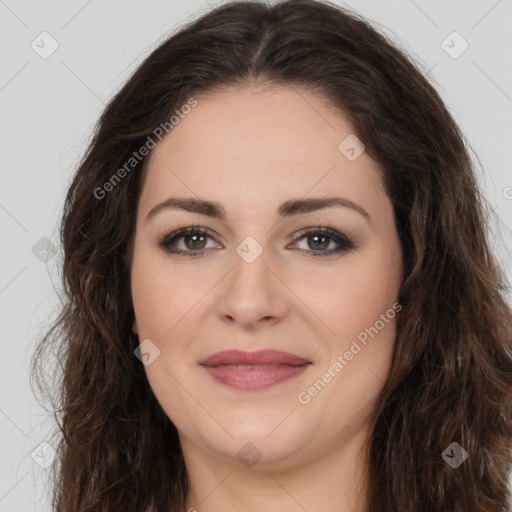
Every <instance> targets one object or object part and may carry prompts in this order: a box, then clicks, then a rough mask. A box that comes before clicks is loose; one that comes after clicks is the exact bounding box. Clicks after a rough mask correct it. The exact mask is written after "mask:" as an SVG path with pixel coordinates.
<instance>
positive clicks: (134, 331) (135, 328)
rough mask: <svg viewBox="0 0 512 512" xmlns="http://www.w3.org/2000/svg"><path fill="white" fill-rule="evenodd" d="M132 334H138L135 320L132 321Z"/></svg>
mask: <svg viewBox="0 0 512 512" xmlns="http://www.w3.org/2000/svg"><path fill="white" fill-rule="evenodd" d="M132 332H133V334H139V329H138V327H137V321H136V320H134V321H133V324H132Z"/></svg>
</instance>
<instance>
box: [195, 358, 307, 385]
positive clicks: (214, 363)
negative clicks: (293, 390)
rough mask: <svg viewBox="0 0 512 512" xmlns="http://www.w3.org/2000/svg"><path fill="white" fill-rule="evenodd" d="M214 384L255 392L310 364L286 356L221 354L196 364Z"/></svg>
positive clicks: (305, 360) (296, 373) (303, 360)
mask: <svg viewBox="0 0 512 512" xmlns="http://www.w3.org/2000/svg"><path fill="white" fill-rule="evenodd" d="M199 364H200V365H201V366H203V368H204V369H205V370H206V371H207V372H208V373H209V374H210V376H211V377H213V378H214V379H215V380H216V381H217V382H220V383H222V384H224V385H226V386H229V387H232V388H235V389H239V390H245V391H256V390H260V389H266V388H270V387H272V386H275V385H277V384H279V383H281V382H284V381H287V380H289V379H292V378H294V377H296V376H298V375H299V374H301V373H302V372H303V371H305V370H306V368H307V367H308V366H309V365H310V364H312V363H311V361H309V360H307V359H304V358H301V357H298V356H296V355H294V354H290V353H288V352H280V351H277V350H260V351H257V352H243V351H240V350H225V351H223V352H217V353H216V354H213V355H212V356H209V357H207V358H206V359H204V360H202V361H201V362H200V363H199Z"/></svg>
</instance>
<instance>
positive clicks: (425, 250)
mask: <svg viewBox="0 0 512 512" xmlns="http://www.w3.org/2000/svg"><path fill="white" fill-rule="evenodd" d="M253 84H261V85H285V86H289V87H294V88H296V89H297V90H308V91H312V92H316V93H318V95H319V97H323V98H326V99H327V100H328V101H329V102H330V104H332V105H333V106H334V107H335V108H337V109H339V111H340V112H342V113H343V114H344V115H346V116H348V119H349V120H350V122H351V123H352V126H353V127H354V130H355V133H356V134H357V136H358V137H359V138H360V139H361V140H362V141H363V143H364V144H365V146H366V151H367V153H368V154H369V155H370V156H371V157H372V158H373V159H375V160H376V161H377V162H378V163H379V164H380V169H381V172H382V176H383V179H384V183H385V186H386V192H387V194H388V195H389V197H390V199H391V200H392V203H393V206H394V212H395V219H396V227H397V230H398V233H399V235H400V240H401V244H402V249H403V254H404V267H405V268H404V271H405V276H406V277H405V280H404V282H403V284H402V287H401V290H400V299H401V304H402V307H403V309H402V312H401V314H400V318H399V321H398V322H399V323H398V325H397V339H396V347H395V352H394V356H393V362H392V367H391V371H390V375H389V378H388V380H387V382H386V383H385V386H384V388H383V390H382V393H381V395H380V397H379V401H378V404H377V407H376V410H375V418H374V425H373V430H372V438H371V443H370V445H369V446H368V466H367V471H368V481H369V503H370V510H372V511H376V510H378V511H380V512H396V511H399V510H400V511H407V512H432V511H433V510H436V511H450V512H457V511H458V512H462V511H464V512H467V511H469V510H471V511H472V512H503V511H506V510H509V508H508V505H509V499H510V495H509V490H508V482H507V478H508V471H509V470H510V465H511V462H512V460H511V451H512V400H511V396H512V337H511V333H512V312H511V310H510V308H509V306H508V305H507V303H506V301H505V298H504V297H505V290H506V284H505V277H504V275H503V273H502V271H501V270H500V268H499V266H498V263H497V261H496V260H495V259H494V256H493V254H492V252H491V249H490V244H489V241H488V238H487V237H488V218H490V214H489V207H488V205H487V203H486V201H485V199H484V198H483V197H482V195H481V192H480V190H479V188H478V184H477V182H476V178H475V170H474V167H473V163H472V161H471V158H470V156H469V151H468V149H467V144H466V142H465V139H464V138H463V136H462V134H461V133H460V131H459V129H458V127H457V125H456V123H455V122H454V120H453V118H452V117H451V115H450V114H449V112H448V110H447V108H446V107H445V105H444V104H443V102H442V100H441V99H440V97H439V95H438V94H437V92H436V90H435V88H434V87H433V86H432V85H431V84H430V83H429V82H428V80H427V79H426V78H425V76H424V75H423V73H422V72H420V71H419V70H418V67H417V66H416V65H415V64H414V63H413V62H412V61H411V59H410V58H409V57H406V56H405V55H404V54H403V53H402V52H401V51H400V50H398V49H397V48H396V47H395V46H394V45H393V44H392V43H391V42H390V41H388V40H387V39H386V37H384V36H383V35H381V34H380V33H379V32H377V31H376V30H375V29H374V28H372V27H371V26H370V25H369V24H368V23H367V22H366V21H365V20H364V19H361V18H360V17H358V16H357V15H355V14H353V13H350V12H348V11H347V10H344V9H342V8H340V7H339V6H337V5H335V4H331V3H328V2H319V1H315V0H293V1H292V0H288V1H284V2H281V3H276V4H274V5H272V6H270V5H267V4H265V3H258V2H232V3H228V4H224V5H223V6H222V7H219V8H217V9H214V10H212V11H211V12H208V13H206V14H204V15H203V16H201V17H200V18H199V19H197V20H195V21H193V22H190V23H189V24H188V25H187V26H185V27H183V28H182V29H181V30H180V31H179V32H178V33H176V34H174V35H172V36H171V37H170V38H168V39H167V40H166V41H165V42H164V43H163V44H161V45H160V46H159V47H158V48H157V49H156V50H154V51H153V52H152V53H151V54H150V55H149V57H147V58H146V60H145V61H144V62H143V63H142V65H141V66H140V67H139V68H138V69H137V70H136V72H135V73H134V74H133V75H132V76H131V78H130V79H129V80H128V82H127V83H126V84H125V85H124V87H123V88H122V89H121V90H120V92H119V93H118V94H117V95H116V96H115V97H114V98H113V99H112V100H111V101H110V102H109V104H108V106H107V107H106V109H105V111H104V113H103V115H102V116H101V118H100V120H99V122H98V125H97V127H96V130H95V133H94V136H93V139H92V141H91V143H90V145H89V148H88V150H87V152H86V154H85V156H84V157H83V159H82V161H81V163H80V165H79V167H78V169H77V171H76V173H75V175H74V177H73V180H72V183H71V185H70V187H69V191H68V194H67V197H66V201H65V206H64V211H63V216H62V224H61V232H60V234H61V242H62V247H63V251H64V262H63V275H62V279H63V283H64V290H65V293H66V297H65V298H66V300H65V301H64V304H63V306H62V310H61V311H60V315H59V317H58V318H57V319H56V320H55V322H54V323H53V324H52V326H51V328H50V329H49V330H48V331H47V332H46V334H45V336H44V337H43V339H42V340H41V342H40V344H39V346H38V348H37V350H36V352H35V354H34V359H33V362H32V376H33V378H35V379H36V380H37V382H38V385H39V387H40V389H41V388H42V386H41V385H40V381H41V380H42V379H41V368H40V367H41V365H42V361H43V356H44V355H45V353H46V352H47V351H48V350H49V348H50V346H51V345H52V344H54V345H55V346H56V350H55V353H56V354H59V359H58V363H59V366H60V367H61V368H62V375H61V374H58V375H59V382H60V386H59V388H58V393H57V396H56V397H53V395H52V396H51V399H52V400H53V401H54V402H53V405H54V407H55V411H56V418H57V420H58V421H59V429H60V433H61V435H60V442H59V444H58V450H57V451H58V457H57V461H56V464H55V465H54V467H53V470H54V474H53V475H52V478H54V482H55V485H54V496H53V505H54V510H56V511H58V512H78V511H80V512H86V511H94V512H100V511H102V512H103V511H105V512H106V511H109V512H112V511H113V510H123V511H140V512H143V511H146V510H155V511H162V512H164V511H169V510H172V511H176V512H178V511H179V512H183V510H184V507H185V497H186V494H187V475H186V471H185V466H184V460H183V456H182V452H181V448H180V445H179V441H178V436H177V431H176V428H175V426H174V425H173V424H172V422H171V421H170V420H169V418H167V416H166V415H165V413H164V412H163V410H162V408H161V407H160V406H159V404H158V402H157V401H156V399H155V397H154V395H153V393H152V391H151V389H150V387H149V385H148V382H147V379H146V377H145V373H144V369H143V365H142V364H141V362H140V360H139V359H138V358H137V357H135V355H134V353H133V351H134V349H135V348H136V347H137V345H138V340H137V339H136V338H135V339H134V338H132V337H130V328H131V325H132V322H133V320H134V313H133V306H132V301H131V296H130V265H131V250H132V244H133V233H134V226H135V216H136V208H137V201H138V197H139V193H140V190H141V186H142V171H143V170H144V162H146V161H147V158H145V157H144V158H141V159H140V161H139V160H137V162H135V161H133V160H130V159H131V158H132V157H133V154H134V152H138V151H139V150H140V148H141V147H142V146H144V145H148V144H149V139H151V140H152V141H154V142H158V140H159V139H158V137H156V133H160V132H162V127H168V126H169V124H170V123H169V119H170V117H171V116H172V115H173V113H174V112H175V111H176V110H179V109H180V108H181V107H182V106H183V105H186V104H187V103H188V102H189V101H190V99H191V98H193V97H196V98H198V99H200V95H201V93H205V92H208V91H212V90H214V89H215V88H221V87H228V88H234V87H246V86H249V85H253ZM165 123H167V124H165ZM158 127H161V128H160V132H159V131H158ZM166 131H167V129H166ZM127 162H131V163H130V165H128V166H127ZM119 169H124V170H125V172H124V173H123V172H117V171H118V170H119ZM116 172H117V174H116V176H117V178H115V179H113V174H115V173H116ZM107 182H108V183H109V184H110V185H109V186H106V185H105V184H106V183H107ZM43 392H44V389H43ZM46 395H47V396H49V395H50V393H48V389H46ZM452 443H458V444H459V445H460V446H461V447H462V448H463V449H464V450H465V451H466V452H467V454H468V457H467V459H466V460H465V461H464V462H463V463H462V464H460V465H459V467H457V468H454V467H452V465H450V464H448V463H447V462H446V458H443V456H442V455H443V452H444V451H445V450H446V449H447V448H448V447H449V446H450V445H451V444H452ZM452 449H453V448H452ZM453 453H454V452H451V456H453Z"/></svg>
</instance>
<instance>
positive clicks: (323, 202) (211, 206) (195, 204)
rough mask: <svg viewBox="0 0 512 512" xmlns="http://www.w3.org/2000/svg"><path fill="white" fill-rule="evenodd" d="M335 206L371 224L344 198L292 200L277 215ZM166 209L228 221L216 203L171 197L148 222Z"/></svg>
mask: <svg viewBox="0 0 512 512" xmlns="http://www.w3.org/2000/svg"><path fill="white" fill-rule="evenodd" d="M333 206H338V207H343V208H350V209H352V210H355V211H357V212H359V213H360V214H361V215H362V216H363V217H364V218H365V219H366V220H367V221H368V222H369V223H371V217H370V215H369V214H368V212H367V211H366V210H365V209H364V208H363V207H362V206H360V205H358V204H357V203H354V202H353V201H350V200H349V199H345V198H342V197H315V198H306V199H290V200H288V201H284V202H283V203H281V204H280V205H279V208H278V209H277V213H278V214H279V215H281V216H292V215H299V214H301V213H310V212H314V211H316V210H321V209H323V208H329V207H333ZM165 209H181V210H185V211H187V212H192V213H200V214H202V215H207V216H209V217H213V218H216V219H226V217H227V215H226V209H225V208H224V207H223V206H222V205H221V204H220V203H218V202H216V201H208V200H204V199H196V198H194V197H169V198H167V199H166V200H165V201H163V202H161V203H159V204H157V205H156V206H154V207H153V208H152V209H151V210H150V211H149V213H148V214H147V217H146V222H147V221H148V220H149V219H151V218H152V217H154V216H155V215H156V214H157V213H158V212H160V211H162V210H165Z"/></svg>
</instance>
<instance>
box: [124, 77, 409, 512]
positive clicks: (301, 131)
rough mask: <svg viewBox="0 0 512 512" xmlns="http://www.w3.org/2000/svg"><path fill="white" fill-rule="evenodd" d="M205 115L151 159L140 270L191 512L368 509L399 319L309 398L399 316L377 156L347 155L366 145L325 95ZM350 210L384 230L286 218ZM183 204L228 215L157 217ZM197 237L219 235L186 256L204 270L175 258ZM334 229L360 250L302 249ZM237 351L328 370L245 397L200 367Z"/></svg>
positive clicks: (394, 254)
mask: <svg viewBox="0 0 512 512" xmlns="http://www.w3.org/2000/svg"><path fill="white" fill-rule="evenodd" d="M197 100H198V105H197V106H196V107H195V108H194V109H192V111H191V112H190V113H189V114H188V115H187V116H186V117H185V118H184V119H183V120H181V122H180V124H179V125H177V126H176V127H175V128H174V130H173V131H172V132H171V133H170V134H169V135H167V136H166V137H165V138H164V139H163V140H162V141H161V142H160V143H158V144H157V146H156V148H155V149H153V150H152V152H151V154H150V157H149V158H150V159H149V163H148V167H147V175H146V178H145V182H144V186H143V188H142V192H141V196H140V198H139V204H138V209H137V223H136V232H135V241H134V257H133V262H132V268H131V287H132V299H133V306H134V311H135V323H134V325H133V332H135V333H137V334H138V335H139V340H140V341H141V342H142V340H145V339H150V340H151V342H152V343H154V345H155V346H157V347H158V349H159V350H160V355H159V356H158V357H156V358H155V359H154V361H153V362H151V364H148V365H147V366H144V368H145V371H146V375H147V378H148V380H149V383H150V385H151V388H152V390H153V392H154V394H155V396H156V398H157V399H158V401H159V403H160V404H161V406H162V408H163V409H164V411H165V412H166V414H167V415H168V417H169V418H170V419H171V420H172V422H173V423H174V424H175V425H176V427H177V429H178V432H179V437H180V442H181V446H182V449H183V454H184V458H185V461H186V466H187V472H188V477H189V482H190V491H189V494H188V498H187V508H186V510H190V509H192V510H197V511H199V512H211V511H218V510H225V511H238V510H251V511H254V512H258V511H265V512H269V511H280V512H282V511H290V512H295V511H297V512H299V511H302V512H303V511H304V509H306V510H308V512H316V511H320V510H321V511H322V512H328V511H336V512H340V511H342V512H348V511H351V512H363V511H366V510H367V508H366V502H365V497H364V496H365V493H364V490H365V484H366V479H365V474H364V467H365V461H366V459H365V451H364V446H365V442H366V441H367V440H368V438H369V429H370V423H371V419H372V412H373V410H374V406H375V400H376V398H377V396H378V394H379V392H380V391H381V389H382V387H383V385H384V381H385V380H386V377H387V375H388V373H389V370H390V365H391V360H392V354H393V348H394V343H395V338H396V316H395V318H393V319H389V317H386V318H387V319H388V321H387V322H386V323H385V325H384V327H383V328H381V329H380V330H379V331H378V334H377V335H375V336H374V337H373V338H372V337H369V338H368V343H367V345H365V346H363V345H361V343H359V345H361V346H362V349H361V350H360V351H359V352H358V353H357V355H355V356H354V357H353V359H352V360H350V361H346V362H347V364H346V366H344V367H343V369H342V370H341V371H338V372H334V375H335V377H333V378H332V379H331V380H330V382H328V383H327V384H326V385H325V387H324V388H323V389H322V390H321V391H320V392H318V393H317V394H316V396H314V397H311V398H310V401H309V403H307V404H303V403H300V402H299V400H298V395H299V393H300V392H304V391H306V392H307V390H308V389H309V388H310V387H311V386H312V385H313V384H314V383H315V381H317V380H318V379H320V378H321V377H322V375H323V374H324V373H325V372H326V371H327V370H328V368H330V367H331V375H332V374H333V371H332V365H333V362H334V361H336V360H337V357H338V356H339V355H342V356H343V354H345V352H346V351H347V350H349V348H350V346H351V343H352V342H353V341H354V340H355V339H356V337H357V336H358V334H360V333H361V332H362V331H364V330H365V329H366V328H369V327H371V326H374V325H375V323H376V321H377V320H379V318H382V317H380V315H382V314H385V313H386V311H387V310H389V309H390V308H392V306H393V304H396V303H397V301H398V291H399V287H400V284H401V282H402V279H403V268H402V252H401V246H400V241H399V238H398V234H397V231H396V227H395V221H394V216H393V208H392V204H391V202H390V199H389V198H388V196H387V195H386V194H385V192H384V189H383V185H382V182H381V178H380V175H379V172H378V166H377V164H376V163H375V162H374V161H373V160H372V159H371V158H370V157H369V156H368V155H367V154H366V152H363V153H362V154H361V155H360V156H359V157H358V158H357V159H356V160H355V161H349V160H348V159H347V158H346V157H345V155H344V154H342V152H341V151H340V150H339V149H338V146H339V144H340V143H341V142H342V141H343V140H344V139H345V138H346V137H347V136H348V135H350V134H353V133H354V130H353V128H352V127H351V126H350V124H349V123H348V121H347V119H346V118H345V116H343V115H342V114H340V113H339V112H337V111H335V110H334V109H332V108H329V107H328V105H327V104H326V102H325V101H322V98H321V97H319V96H317V95H314V94H313V93H309V92H306V91H300V93H299V92H298V90H297V89H291V88H275V89H273V90H270V91H268V90H267V91H262V90H259V89H257V88H255V87H246V88H244V89H242V90H239V89H237V90H234V89H233V90H230V91H222V92H219V91H217V92H214V93H210V94H209V95H207V96H206V95H205V96H201V97H197ZM332 195H336V196H340V197H344V198H347V199H350V200H351V201H353V202H355V203H357V204H358V205H360V206H361V207H362V208H364V209H365V210H366V211H367V212H368V214H369V216H370V218H371V222H369V221H367V220H366V219H365V217H364V216H363V215H361V214H360V213H359V212H357V211H356V210H353V209H350V208H344V207H336V206H335V207H329V208H324V209H321V210H318V211H315V212H310V213H303V214H299V215H295V216H291V217H279V216H278V215H277V207H278V205H279V204H280V203H281V202H283V201H286V200H288V199H292V198H303V197H326V196H332ZM169 196H178V197H196V198H201V199H210V200H213V201H217V202H219V203H221V204H222V205H223V206H224V207H225V209H226V212H227V217H226V219H224V220H220V219H214V218H210V217H208V216H206V215H204V214H200V213H193V212H188V211H185V210H178V209H163V210H161V211H160V212H159V213H157V214H156V215H155V216H154V217H151V218H150V220H146V216H147V214H148V212H149V211H150V210H151V209H152V208H153V207H154V206H155V205H157V204H158V203H160V202H162V201H164V200H165V199H167V198H168V197H169ZM191 225H199V226H201V227H204V228H208V229H209V230H210V231H211V232H212V234H213V235H212V236H213V238H211V237H206V239H204V241H201V240H200V243H199V242H196V244H198V245H199V249H194V247H196V246H195V245H194V241H191V240H190V236H189V237H188V240H187V237H185V238H181V239H180V240H177V241H175V244H174V246H175V247H177V248H180V249H182V250H185V251H187V250H188V251H189V252H193V251H194V250H196V251H198V250H204V251H205V252H204V253H203V255H200V256H196V257H193V258H192V257H187V256H186V255H184V256H180V255H176V254H169V253H167V252H165V250H164V249H163V248H161V247H159V246H158V241H159V237H161V236H162V235H165V234H168V233H170V232H173V231H177V230H178V229H180V228H183V227H187V226H191ZM318 225H322V226H327V227H331V228H332V229H335V230H336V231H338V232H341V233H345V234H347V235H348V236H350V237H351V238H352V240H353V241H354V244H355V248H353V249H350V250H347V251H345V252H341V253H337V254H333V255H331V256H322V254H319V251H324V252H327V251H329V250H330V249H333V248H336V247H338V244H337V243H336V241H334V240H333V239H332V238H331V239H329V238H327V239H326V240H325V243H324V244H323V245H322V246H321V247H320V248H319V249H317V248H316V247H317V246H316V245H315V243H314V242H315V240H311V236H312V235H310V236H309V239H308V237H307V236H306V237H304V236H302V238H301V237H299V236H297V233H298V232H299V231H300V230H303V229H305V228H316V227H317V226H318ZM313 230H314V229H313ZM248 236H251V237H253V238H254V239H255V240H256V241H257V242H258V244H259V245H260V246H261V248H262V250H263V252H262V253H261V255H260V256H259V257H258V258H257V259H256V260H255V261H253V262H252V263H247V262H246V261H245V260H244V259H243V258H242V257H240V256H239V254H238V253H237V252H236V248H237V247H238V246H239V244H240V243H241V242H242V241H243V240H244V239H245V238H246V237H248ZM313 236H314V235H313ZM308 240H309V243H308ZM315 251H316V252H315ZM317 254H319V255H317ZM233 348H238V349H241V350H247V351H255V350H259V349H265V348H274V349H277V350H282V351H285V352H291V353H293V354H296V355H298V356H300V357H304V358H306V359H308V360H310V361H311V362H312V364H311V365H310V366H309V367H308V368H307V369H306V370H305V371H304V372H303V373H302V374H300V375H298V376H297V377H295V378H293V379H290V380H288V381H285V382H283V383H280V384H278V385H276V386H274V387H271V388H269V389H265V390H259V391H242V390H236V389H232V388H230V387H227V386H226V385H224V384H222V383H219V382H217V381H215V380H214V379H213V378H212V377H211V376H210V375H209V374H208V373H207V372H206V371H205V370H204V368H203V367H201V366H200V365H199V361H200V360H202V359H203V358H205V357H206V356H209V355H211V354H213V353H215V352H217V351H220V350H226V349H233ZM247 442H251V443H252V444H253V445H254V446H255V447H256V448H257V449H258V451H259V452H260V453H261V458H260V459H259V460H258V461H257V463H256V464H255V465H252V466H251V467H249V466H248V465H246V464H245V463H244V462H243V461H241V460H239V458H238V457H237V453H239V451H240V450H241V449H242V448H243V447H244V446H245V445H246V443H247ZM245 450H246V451H247V450H249V451H250V449H249V448H247V447H246V448H245ZM191 512H192V511H191Z"/></svg>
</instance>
